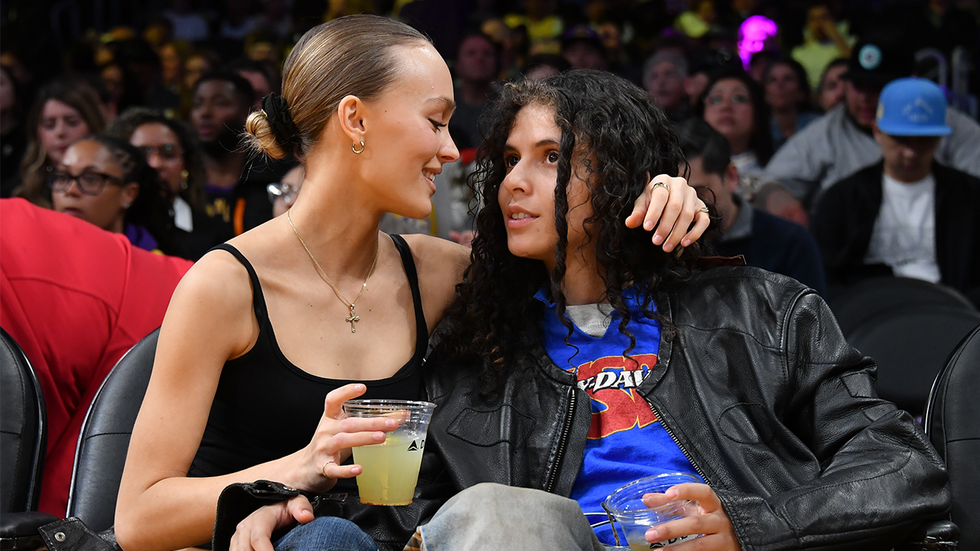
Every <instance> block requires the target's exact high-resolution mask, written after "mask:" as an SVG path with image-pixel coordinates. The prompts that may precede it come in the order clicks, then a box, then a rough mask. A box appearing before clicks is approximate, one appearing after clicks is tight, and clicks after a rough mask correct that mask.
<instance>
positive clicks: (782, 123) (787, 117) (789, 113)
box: [772, 105, 798, 138]
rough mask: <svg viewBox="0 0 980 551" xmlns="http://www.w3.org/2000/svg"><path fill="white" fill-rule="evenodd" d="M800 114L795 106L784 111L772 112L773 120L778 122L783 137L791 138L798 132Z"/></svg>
mask: <svg viewBox="0 0 980 551" xmlns="http://www.w3.org/2000/svg"><path fill="white" fill-rule="evenodd" d="M797 116H798V113H797V109H796V106H795V105H791V106H789V107H786V108H784V109H780V110H778V111H777V110H775V109H773V111H772V118H773V119H774V120H775V121H776V126H777V127H778V128H779V131H780V132H782V133H783V136H785V137H787V138H788V137H790V136H792V135H793V133H794V132H796V119H797Z"/></svg>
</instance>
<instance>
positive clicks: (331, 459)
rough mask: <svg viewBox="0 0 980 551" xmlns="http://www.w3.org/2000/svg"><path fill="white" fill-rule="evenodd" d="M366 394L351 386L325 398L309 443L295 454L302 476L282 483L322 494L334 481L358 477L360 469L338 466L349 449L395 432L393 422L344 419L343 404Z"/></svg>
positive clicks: (332, 392) (371, 442) (356, 386)
mask: <svg viewBox="0 0 980 551" xmlns="http://www.w3.org/2000/svg"><path fill="white" fill-rule="evenodd" d="M366 390H367V387H366V386H364V385H363V384H361V383H354V384H349V385H344V386H342V387H340V388H338V389H335V390H333V391H331V392H330V393H329V394H327V397H326V399H325V400H324V404H323V417H321V418H320V423H319V425H317V428H316V432H315V433H314V435H313V440H312V441H310V444H309V445H308V446H307V447H306V448H304V449H303V450H302V451H301V453H300V454H299V458H300V462H301V464H302V467H301V469H300V470H301V473H302V474H300V475H299V476H298V477H296V479H295V480H289V481H283V482H286V483H287V484H288V485H295V487H297V488H300V489H303V490H309V491H315V492H325V491H327V490H329V489H330V488H332V487H333V485H334V484H336V483H337V479H338V478H353V477H355V476H357V475H359V474H361V466H360V465H341V463H343V462H344V461H345V460H346V459H347V458H348V457H350V454H351V448H352V447H355V446H367V445H371V444H380V443H382V442H384V441H385V432H386V431H392V430H395V429H396V428H398V421H397V420H396V419H390V418H371V419H369V418H356V419H355V418H347V417H346V416H345V415H344V410H343V408H342V407H341V406H342V405H343V403H344V402H346V401H347V400H351V399H354V398H357V397H358V396H360V395H362V394H364V392H365V391H366Z"/></svg>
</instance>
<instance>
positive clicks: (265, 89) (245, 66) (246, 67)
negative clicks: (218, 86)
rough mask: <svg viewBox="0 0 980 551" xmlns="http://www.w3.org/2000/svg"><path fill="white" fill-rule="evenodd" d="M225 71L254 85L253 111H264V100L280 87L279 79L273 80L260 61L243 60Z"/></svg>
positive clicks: (229, 66) (235, 62)
mask: <svg viewBox="0 0 980 551" xmlns="http://www.w3.org/2000/svg"><path fill="white" fill-rule="evenodd" d="M225 69H227V70H228V71H233V72H235V73H238V76H240V77H242V78H244V79H245V80H247V81H248V83H249V84H251V85H252V93H253V95H254V96H255V102H254V103H253V104H252V110H253V111H258V110H259V109H262V98H264V97H266V96H267V95H269V94H270V93H271V92H272V91H273V90H278V89H279V87H280V83H279V82H278V79H276V80H273V76H272V75H271V74H270V73H269V70H268V69H267V68H266V66H265V65H263V64H262V63H260V62H258V61H253V60H251V59H248V58H243V59H239V60H236V61H234V62H232V63H230V64H228V66H227V67H225Z"/></svg>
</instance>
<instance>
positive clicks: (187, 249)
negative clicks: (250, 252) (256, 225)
mask: <svg viewBox="0 0 980 551" xmlns="http://www.w3.org/2000/svg"><path fill="white" fill-rule="evenodd" d="M108 132H109V133H110V134H112V135H114V136H116V137H118V138H121V139H124V140H128V141H129V142H130V143H131V144H133V145H135V146H136V147H137V148H139V149H140V150H142V151H143V153H144V155H145V156H146V162H147V164H149V165H150V166H151V167H152V168H153V169H154V170H156V171H157V175H158V177H159V179H160V182H161V185H162V187H163V191H164V193H165V194H166V196H167V197H168V198H169V200H170V205H171V210H172V212H173V218H174V230H175V231H174V236H173V239H174V247H175V249H176V253H175V254H176V255H177V256H180V257H181V258H187V259H190V260H197V259H199V258H201V256H203V255H204V253H206V252H208V251H209V250H210V249H211V247H213V246H215V245H217V244H218V243H221V242H223V241H226V240H228V239H230V238H231V237H232V235H231V232H230V231H228V227H227V226H226V225H225V224H223V223H221V222H219V221H218V220H217V219H214V218H210V217H208V215H207V214H205V212H204V202H205V195H204V185H205V184H204V181H205V180H204V178H205V172H204V153H203V152H202V151H201V146H200V144H199V143H198V141H197V137H196V136H195V134H194V130H193V129H192V128H190V126H189V125H187V124H186V123H183V122H181V121H178V120H175V119H171V118H168V117H164V116H163V115H160V114H159V113H156V112H154V111H150V110H148V109H131V110H129V111H127V112H125V113H123V114H122V115H120V116H119V117H118V118H117V119H116V120H115V121H113V122H112V125H110V127H109V130H108Z"/></svg>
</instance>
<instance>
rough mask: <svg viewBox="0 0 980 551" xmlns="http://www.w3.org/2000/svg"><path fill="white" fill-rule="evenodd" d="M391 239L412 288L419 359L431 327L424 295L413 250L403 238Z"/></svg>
mask: <svg viewBox="0 0 980 551" xmlns="http://www.w3.org/2000/svg"><path fill="white" fill-rule="evenodd" d="M389 237H391V240H392V241H393V242H394V243H395V248H396V249H398V254H399V255H401V257H402V265H403V266H405V275H406V276H408V286H409V287H411V288H412V303H413V304H414V305H415V356H416V357H418V356H419V355H420V354H421V355H422V356H424V355H425V352H426V349H427V348H428V347H429V326H428V325H427V324H426V323H425V312H424V311H423V310H422V293H421V291H419V275H418V270H416V268H415V259H414V258H412V249H410V248H409V247H408V243H406V242H405V239H404V238H403V237H402V236H400V235H398V234H392V235H390V236H389ZM413 359H414V358H413Z"/></svg>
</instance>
